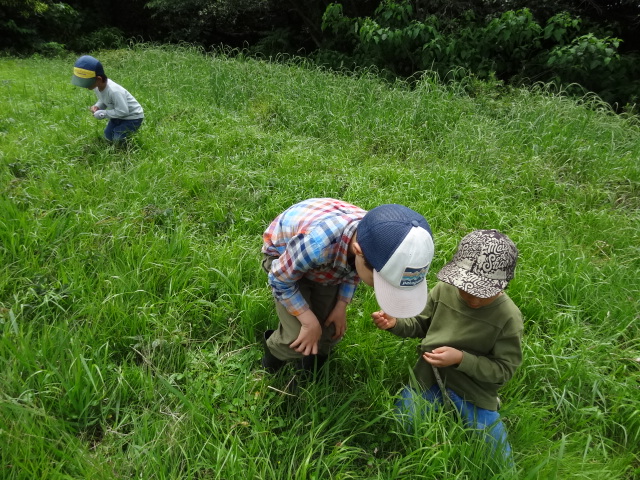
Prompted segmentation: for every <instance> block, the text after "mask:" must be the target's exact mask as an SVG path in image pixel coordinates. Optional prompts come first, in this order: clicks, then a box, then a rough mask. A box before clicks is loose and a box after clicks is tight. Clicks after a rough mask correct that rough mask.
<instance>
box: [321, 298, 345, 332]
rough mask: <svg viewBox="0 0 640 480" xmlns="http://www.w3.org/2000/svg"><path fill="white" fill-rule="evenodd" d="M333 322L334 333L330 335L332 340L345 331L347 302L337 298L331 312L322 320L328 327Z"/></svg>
mask: <svg viewBox="0 0 640 480" xmlns="http://www.w3.org/2000/svg"><path fill="white" fill-rule="evenodd" d="M332 323H333V325H334V327H335V329H336V333H335V334H334V335H333V337H331V338H332V339H333V340H337V339H339V338H342V337H343V336H344V334H345V332H346V331H347V302H345V301H344V300H338V301H337V302H336V306H335V307H333V310H331V313H329V316H328V317H327V320H326V322H324V325H325V327H328V326H329V325H331V324H332Z"/></svg>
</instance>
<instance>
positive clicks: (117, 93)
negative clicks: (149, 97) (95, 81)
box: [93, 79, 144, 120]
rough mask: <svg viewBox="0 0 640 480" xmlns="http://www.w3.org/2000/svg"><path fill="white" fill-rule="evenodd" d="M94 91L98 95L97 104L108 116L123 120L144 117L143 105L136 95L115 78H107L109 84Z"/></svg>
mask: <svg viewBox="0 0 640 480" xmlns="http://www.w3.org/2000/svg"><path fill="white" fill-rule="evenodd" d="M93 91H94V92H95V94H96V96H97V97H98V101H97V102H96V103H95V106H96V107H98V108H99V109H100V110H104V111H105V113H106V115H107V117H108V118H119V119H123V120H135V119H137V118H144V112H143V110H142V106H141V105H140V104H139V103H138V101H137V100H136V99H135V98H134V96H133V95H131V94H130V93H129V92H128V91H127V90H126V89H125V88H123V87H121V86H120V85H118V84H117V83H116V82H114V81H113V80H111V79H108V80H107V86H106V87H105V89H104V90H102V91H100V90H99V89H98V88H97V87H96V88H94V89H93Z"/></svg>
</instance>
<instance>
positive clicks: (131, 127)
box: [104, 118, 143, 143]
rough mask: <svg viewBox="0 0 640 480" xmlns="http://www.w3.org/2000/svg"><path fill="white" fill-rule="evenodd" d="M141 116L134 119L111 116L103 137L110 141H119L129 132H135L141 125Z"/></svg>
mask: <svg viewBox="0 0 640 480" xmlns="http://www.w3.org/2000/svg"><path fill="white" fill-rule="evenodd" d="M142 120H143V119H142V118H136V119H134V120H123V119H121V118H112V119H110V120H109V123H108V124H107V128H105V129H104V138H106V139H107V140H109V141H110V142H115V143H118V142H121V141H123V140H125V139H126V138H127V136H128V135H129V134H130V133H133V132H135V131H136V130H138V129H139V128H140V125H142Z"/></svg>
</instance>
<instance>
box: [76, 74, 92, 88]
mask: <svg viewBox="0 0 640 480" xmlns="http://www.w3.org/2000/svg"><path fill="white" fill-rule="evenodd" d="M71 83H72V84H74V85H75V86H77V87H82V88H90V87H92V86H93V85H94V84H95V83H96V77H93V78H80V77H77V76H75V75H73V76H72V77H71Z"/></svg>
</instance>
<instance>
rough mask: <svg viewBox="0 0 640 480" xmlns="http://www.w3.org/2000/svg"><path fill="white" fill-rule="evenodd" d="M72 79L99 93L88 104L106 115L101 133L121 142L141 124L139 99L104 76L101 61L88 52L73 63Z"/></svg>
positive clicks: (96, 113)
mask: <svg viewBox="0 0 640 480" xmlns="http://www.w3.org/2000/svg"><path fill="white" fill-rule="evenodd" d="M71 83H72V84H74V85H77V86H78V87H82V88H88V89H90V90H93V91H94V92H95V94H96V96H97V97H98V101H97V102H96V103H95V105H93V106H91V107H89V110H91V113H92V114H93V116H94V117H95V118H97V119H99V120H102V119H105V118H108V119H109V123H108V124H107V128H105V130H104V137H105V138H106V139H107V140H108V141H110V142H114V143H121V142H124V141H125V140H126V139H127V137H128V136H129V135H130V134H132V133H134V132H135V131H137V130H138V129H139V128H140V125H142V120H143V119H144V112H143V111H142V107H141V106H140V104H139V103H138V101H137V100H136V99H135V98H134V97H133V95H131V94H130V93H129V92H128V91H127V90H125V89H124V88H122V87H121V86H120V85H118V84H117V83H116V82H114V81H113V80H111V79H109V78H107V76H106V75H105V73H104V69H103V68H102V64H101V63H100V62H99V61H98V60H97V59H96V58H93V57H92V56H90V55H83V56H82V57H80V58H78V60H76V63H75V65H74V66H73V76H72V77H71Z"/></svg>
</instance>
